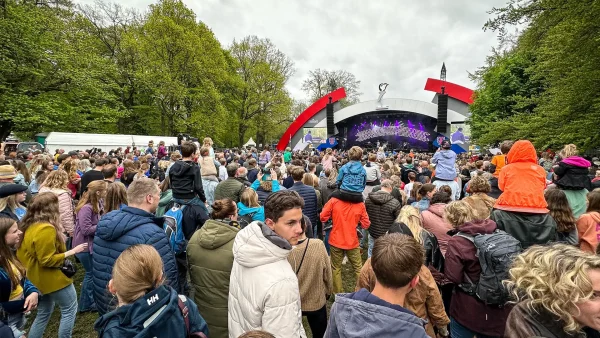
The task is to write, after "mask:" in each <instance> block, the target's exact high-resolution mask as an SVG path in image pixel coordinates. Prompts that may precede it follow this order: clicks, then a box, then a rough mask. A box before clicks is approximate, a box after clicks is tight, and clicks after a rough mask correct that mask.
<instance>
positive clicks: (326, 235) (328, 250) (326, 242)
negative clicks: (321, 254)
mask: <svg viewBox="0 0 600 338" xmlns="http://www.w3.org/2000/svg"><path fill="white" fill-rule="evenodd" d="M330 233H331V229H329V230H325V239H324V242H325V249H326V250H327V254H328V255H331V247H330V246H329V234H330Z"/></svg>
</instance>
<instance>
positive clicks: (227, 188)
mask: <svg viewBox="0 0 600 338" xmlns="http://www.w3.org/2000/svg"><path fill="white" fill-rule="evenodd" d="M245 188H246V186H245V185H244V183H242V182H240V181H238V180H237V179H236V178H235V177H230V178H228V179H226V180H225V181H222V182H219V184H217V187H216V188H215V201H217V200H220V199H223V198H231V199H232V200H233V201H234V202H235V203H237V202H239V201H240V197H241V196H242V193H243V192H244V189H245Z"/></svg>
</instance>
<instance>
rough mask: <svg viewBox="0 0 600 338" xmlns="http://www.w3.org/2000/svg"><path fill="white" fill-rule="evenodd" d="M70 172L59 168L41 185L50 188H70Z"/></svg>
mask: <svg viewBox="0 0 600 338" xmlns="http://www.w3.org/2000/svg"><path fill="white" fill-rule="evenodd" d="M68 185H69V174H68V173H67V172H66V171H64V170H62V169H58V170H55V171H53V172H51V173H50V174H49V175H48V177H46V179H45V180H44V181H43V182H41V183H40V186H42V187H47V188H49V189H62V190H69V188H68Z"/></svg>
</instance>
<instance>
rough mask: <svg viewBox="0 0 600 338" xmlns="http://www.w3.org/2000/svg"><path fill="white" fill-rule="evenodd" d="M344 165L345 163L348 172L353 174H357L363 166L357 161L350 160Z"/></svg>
mask: <svg viewBox="0 0 600 338" xmlns="http://www.w3.org/2000/svg"><path fill="white" fill-rule="evenodd" d="M346 165H347V167H346V168H347V169H348V172H349V173H351V174H353V175H359V174H360V173H362V171H363V166H362V165H361V164H360V162H358V161H350V162H348V164H346Z"/></svg>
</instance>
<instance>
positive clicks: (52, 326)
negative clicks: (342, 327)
mask: <svg viewBox="0 0 600 338" xmlns="http://www.w3.org/2000/svg"><path fill="white" fill-rule="evenodd" d="M365 260H366V250H365V251H364V253H363V262H364V261H365ZM76 265H77V274H76V275H75V276H74V277H73V283H74V285H75V289H77V296H78V297H79V294H80V291H81V284H82V282H83V275H84V273H85V271H84V269H83V266H82V265H81V264H76ZM342 282H343V288H344V292H354V288H355V286H356V277H355V275H354V273H353V272H352V266H351V264H350V262H348V263H346V264H344V265H343V268H342ZM332 304H333V297H331V298H330V300H329V301H328V302H327V314H329V310H330V309H331V305H332ZM34 319H35V313H34V312H32V313H31V315H30V316H29V317H28V318H27V331H29V326H31V324H32V323H33V320H34ZM96 319H98V314H97V313H78V314H77V318H76V320H75V327H74V328H73V337H76V338H97V337H98V334H97V333H96V331H95V330H94V323H95V322H96ZM59 323H60V311H59V310H58V307H56V308H55V309H54V312H53V313H52V317H51V318H50V322H49V323H48V326H47V327H46V332H44V338H54V337H58V326H59ZM303 324H304V328H305V330H306V334H307V335H308V337H309V338H312V334H311V332H310V327H309V326H308V322H307V321H306V318H304V319H303Z"/></svg>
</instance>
